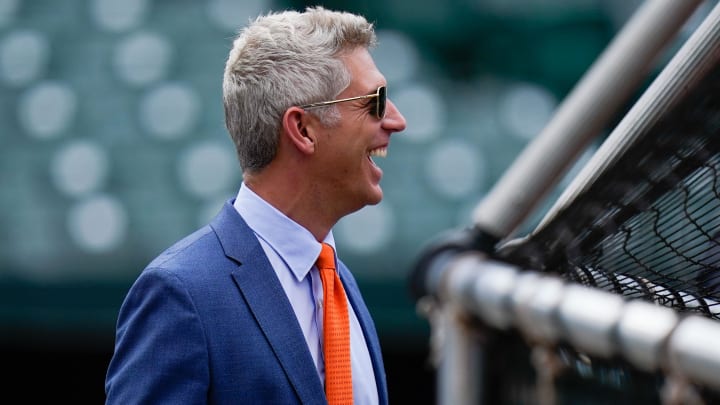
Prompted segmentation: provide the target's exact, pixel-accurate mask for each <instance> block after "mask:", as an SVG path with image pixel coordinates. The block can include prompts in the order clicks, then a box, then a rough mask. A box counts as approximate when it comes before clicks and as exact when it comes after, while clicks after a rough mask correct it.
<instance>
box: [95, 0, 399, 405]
mask: <svg viewBox="0 0 720 405" xmlns="http://www.w3.org/2000/svg"><path fill="white" fill-rule="evenodd" d="M375 42H376V37H375V33H374V28H373V25H372V24H370V23H368V22H367V21H366V20H365V19H364V18H363V17H360V16H356V15H352V14H349V13H340V12H333V11H329V10H325V9H323V8H320V7H316V8H308V9H307V10H306V11H305V12H303V13H298V12H291V11H288V12H282V13H272V14H268V15H266V16H262V17H259V18H258V19H256V20H255V21H254V22H252V23H251V24H250V25H249V26H248V27H246V28H245V29H244V30H243V31H242V32H241V33H240V34H239V36H238V37H237V38H236V40H235V41H234V44H233V48H232V50H231V51H230V54H229V57H228V60H227V64H226V67H225V74H224V80H223V99H224V105H225V118H226V126H227V128H228V132H229V133H230V136H231V138H232V140H233V142H234V144H235V146H236V149H237V154H238V157H239V161H240V164H241V167H242V170H243V184H242V185H241V186H240V190H239V192H238V194H237V197H236V198H235V199H232V200H229V201H228V202H227V203H226V204H225V206H224V207H223V208H222V210H221V211H220V213H219V214H218V215H217V217H216V218H215V219H214V220H213V221H212V222H211V223H210V224H209V225H207V226H205V227H203V228H202V229H200V230H198V231H196V232H195V233H193V234H192V235H189V236H188V237H186V238H184V239H183V240H181V241H180V242H178V243H176V244H175V245H174V246H172V247H170V248H169V249H168V250H166V251H165V252H163V253H162V254H160V256H158V257H157V258H156V259H154V260H153V261H152V262H151V263H150V264H149V265H148V266H147V268H146V269H145V270H144V271H143V272H142V273H141V274H140V276H139V277H138V279H137V280H136V281H135V283H134V284H133V286H132V287H131V288H130V291H129V292H128V294H127V297H126V298H125V301H124V302H123V304H122V307H121V309H120V313H119V316H118V322H117V334H116V343H115V352H114V354H113V358H112V360H111V361H110V364H109V367H108V373H107V379H106V387H105V388H106V394H107V403H108V404H122V405H128V404H140V403H142V404H203V403H208V404H265V403H272V404H295V403H303V404H322V403H326V401H327V400H328V399H330V400H331V401H330V402H334V399H333V398H334V395H335V394H332V395H331V394H330V392H331V390H332V387H334V386H337V384H335V381H336V380H339V379H340V378H339V377H337V378H336V377H335V375H336V374H335V373H338V372H337V371H336V370H337V369H338V368H337V367H336V366H335V365H334V363H333V362H334V360H332V361H331V360H330V357H332V358H333V359H334V358H335V357H337V356H336V355H334V354H328V352H326V351H325V350H326V349H327V348H328V347H329V346H330V343H327V342H329V341H330V340H332V339H330V338H326V337H324V332H326V331H330V330H331V328H330V327H328V328H324V326H325V325H330V324H332V325H334V323H332V322H334V321H328V319H329V318H326V315H324V312H323V311H324V308H323V307H324V306H326V307H328V308H330V307H331V305H330V302H331V297H335V293H332V295H331V293H328V292H327V291H323V288H324V287H325V286H326V284H325V278H322V279H321V275H320V274H319V273H320V270H319V269H318V266H316V265H315V262H316V260H317V259H318V257H319V256H320V252H321V251H322V252H324V253H323V257H326V259H324V260H325V261H326V262H327V254H329V263H330V267H336V268H337V272H335V271H334V270H333V271H332V272H331V274H333V275H334V274H338V273H339V276H340V279H341V284H342V288H337V289H335V291H336V292H337V291H342V290H344V294H345V295H340V296H341V297H346V298H343V299H340V300H338V302H339V305H345V306H346V308H347V310H346V311H345V312H344V314H345V318H346V319H348V320H349V332H347V330H346V329H345V331H344V332H342V333H337V335H341V336H344V339H345V342H347V341H349V347H350V349H349V354H348V356H347V359H349V360H347V359H346V361H345V367H347V369H348V370H349V371H347V372H346V374H351V380H349V379H348V380H344V381H346V382H347V384H351V386H350V387H347V384H346V385H345V387H347V388H342V389H341V391H343V390H344V391H343V392H344V393H346V394H348V395H349V401H352V400H353V399H354V403H355V404H376V403H379V404H386V403H387V402H388V398H387V388H386V382H385V371H384V368H383V362H382V357H381V351H380V346H379V342H378V337H377V333H376V331H375V327H374V325H373V322H372V319H371V317H370V314H369V312H368V310H367V308H366V306H365V303H364V302H363V299H362V297H361V295H360V291H359V289H358V286H357V284H356V282H355V280H354V278H353V276H352V274H351V273H350V272H349V270H348V269H347V268H346V267H345V265H344V264H343V263H342V262H341V261H339V260H337V259H336V257H335V253H334V252H335V243H334V240H333V234H332V227H333V226H334V225H335V224H336V223H337V221H338V220H339V219H340V218H342V217H343V216H345V215H347V214H350V213H352V212H354V211H357V210H359V209H360V208H362V207H364V206H366V205H369V204H377V203H378V202H380V200H381V199H382V196H383V193H382V189H381V187H380V184H379V183H380V179H381V177H382V171H381V170H380V168H378V167H377V166H376V165H375V163H374V162H373V160H372V157H373V156H383V157H384V156H385V155H386V153H387V147H388V145H389V141H390V135H391V134H392V133H394V132H399V131H402V130H403V129H404V128H405V119H404V118H403V116H402V115H401V114H400V112H399V111H398V110H397V108H396V107H395V105H394V104H393V103H392V102H391V101H390V100H388V99H387V96H386V87H385V86H386V83H385V79H384V77H383V75H382V74H381V73H380V72H379V71H378V69H377V67H376V66H375V64H374V62H373V59H372V57H371V56H370V53H369V49H371V48H372V47H373V46H374V45H375ZM321 242H322V243H324V244H326V245H327V246H329V247H330V248H328V247H323V245H322V244H321ZM327 252H329V253H327ZM319 267H324V265H322V266H319ZM323 274H325V273H323ZM324 303H326V304H327V305H324ZM332 307H333V308H335V306H334V304H333V305H332ZM340 312H342V311H340ZM332 319H335V318H332ZM347 336H349V339H348V338H347ZM341 340H342V339H341ZM333 344H334V343H333ZM346 345H347V343H346ZM342 350H347V349H342ZM340 357H342V356H340ZM330 363H333V364H330ZM341 368H342V367H341ZM350 371H351V372H350ZM330 374H332V375H333V377H332V378H331V377H330V376H329V375H330ZM326 391H327V396H326Z"/></svg>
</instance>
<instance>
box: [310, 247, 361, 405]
mask: <svg viewBox="0 0 720 405" xmlns="http://www.w3.org/2000/svg"><path fill="white" fill-rule="evenodd" d="M317 267H318V269H319V270H320V279H321V280H322V284H323V297H324V298H323V299H324V301H325V306H324V309H325V310H324V314H323V341H324V344H323V352H324V354H325V395H326V396H327V400H328V404H330V405H339V404H352V403H353V391H352V370H351V367H350V318H349V315H348V307H347V299H346V298H345V290H344V289H343V286H342V282H341V281H340V277H339V276H338V272H337V271H335V253H334V251H333V248H332V247H331V246H330V245H328V244H326V243H323V244H322V251H321V252H320V257H318V260H317Z"/></svg>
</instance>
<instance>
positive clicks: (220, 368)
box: [105, 201, 388, 405]
mask: <svg viewBox="0 0 720 405" xmlns="http://www.w3.org/2000/svg"><path fill="white" fill-rule="evenodd" d="M338 267H339V272H340V278H341V279H342V281H343V285H344V286H345V290H346V292H347V295H348V298H349V300H350V303H351V305H352V307H353V309H354V310H355V313H356V314H357V317H358V319H359V321H360V324H361V326H362V330H363V332H364V335H365V340H366V341H367V343H368V346H369V347H368V349H369V352H370V357H371V360H372V364H373V369H374V370H375V378H376V381H377V387H378V393H379V396H380V403H381V404H387V402H388V398H387V386H386V382H385V369H384V366H383V361H382V355H381V351H380V344H379V341H378V337H377V333H376V331H375V326H374V325H373V321H372V319H371V317H370V313H369V312H368V310H367V307H366V306H365V303H364V302H363V299H362V297H361V295H360V290H359V289H358V286H357V284H356V282H355V279H354V278H353V276H352V274H351V273H350V271H349V270H348V269H347V267H346V266H345V265H344V264H342V263H339V266H338ZM105 391H106V394H107V402H106V403H107V404H122V405H129V404H205V403H208V404H300V403H302V404H324V403H326V400H325V394H324V392H323V388H322V383H321V381H320V378H318V374H317V371H316V369H315V365H314V363H313V360H312V356H311V355H310V351H309V350H308V348H307V344H306V342H305V338H304V336H303V334H302V331H301V329H300V326H299V324H298V321H297V319H296V317H295V314H294V312H293V309H292V308H291V306H290V302H289V301H288V299H287V296H286V295H285V293H284V291H283V289H282V286H281V285H280V281H279V280H278V279H277V276H276V275H275V272H274V271H273V269H272V267H271V266H270V263H269V261H268V260H267V258H266V256H265V253H264V252H263V249H262V247H261V246H260V244H259V242H258V241H257V239H256V238H255V236H254V234H253V232H252V230H251V229H250V228H249V227H248V226H247V224H246V223H245V221H244V220H243V219H242V217H241V216H240V215H239V214H238V213H237V211H235V209H234V208H233V206H232V202H231V201H229V202H227V203H226V204H225V205H224V207H223V209H222V210H221V212H220V213H219V214H218V215H217V217H215V219H214V220H213V221H212V222H211V223H210V224H209V225H207V226H205V227H203V228H202V229H200V230H198V231H196V232H195V233H193V234H192V235H189V236H188V237H186V238H184V239H183V240H181V241H179V242H178V243H176V244H175V245H173V246H172V247H170V248H169V249H168V250H166V251H165V252H163V253H162V254H161V255H160V256H158V257H157V258H156V259H155V260H153V261H152V262H151V263H150V264H149V265H148V266H147V268H145V270H144V271H143V272H142V273H141V274H140V276H139V277H138V279H137V280H136V281H135V283H134V284H133V285H132V287H131V288H130V290H129V292H128V294H127V296H126V298H125V300H124V302H123V304H122V306H121V308H120V312H119V316H118V321H117V335H116V342H115V353H114V355H113V358H112V360H111V361H110V365H109V367H108V372H107V378H106V382H105Z"/></svg>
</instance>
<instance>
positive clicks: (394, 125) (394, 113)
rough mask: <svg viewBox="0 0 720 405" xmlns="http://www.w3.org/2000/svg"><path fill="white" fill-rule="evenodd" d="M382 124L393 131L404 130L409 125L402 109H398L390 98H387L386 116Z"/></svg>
mask: <svg viewBox="0 0 720 405" xmlns="http://www.w3.org/2000/svg"><path fill="white" fill-rule="evenodd" d="M382 126H383V128H385V129H387V130H390V131H392V132H401V131H404V130H405V127H406V126H407V122H406V121H405V117H403V115H402V114H401V113H400V110H398V109H397V107H396V106H395V104H394V103H393V102H392V101H390V100H389V99H388V100H387V106H386V111H385V118H383V120H382Z"/></svg>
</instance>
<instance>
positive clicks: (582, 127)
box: [473, 0, 702, 239]
mask: <svg viewBox="0 0 720 405" xmlns="http://www.w3.org/2000/svg"><path fill="white" fill-rule="evenodd" d="M701 2H702V1H701V0H682V1H678V0H650V1H646V2H645V3H644V4H643V5H641V6H640V8H638V10H637V11H636V12H635V14H634V15H633V16H632V18H631V19H630V20H629V21H628V23H627V24H625V26H624V27H623V28H622V30H621V31H620V32H619V33H618V35H617V36H616V37H615V38H614V39H613V41H612V42H611V43H610V45H609V46H608V48H607V49H606V50H605V51H604V52H603V54H602V55H600V57H599V59H598V60H597V61H596V62H595V63H594V64H593V66H592V67H591V68H590V69H589V70H588V72H587V73H586V74H585V76H584V77H583V78H582V79H581V80H580V82H578V84H577V85H576V87H575V88H574V89H573V90H572V92H571V93H570V94H569V95H568V97H567V98H566V99H565V100H564V101H563V103H562V104H561V105H560V106H559V107H558V110H557V112H556V113H555V115H554V116H553V118H552V119H551V120H550V122H549V123H548V124H547V126H546V127H545V128H544V129H543V131H542V132H541V133H540V134H539V135H538V136H537V137H536V138H535V139H534V140H533V141H532V142H531V143H530V144H529V145H528V146H527V147H526V148H525V150H523V152H522V153H521V154H520V155H519V156H518V158H517V159H516V160H515V161H514V163H513V165H512V166H511V167H510V168H509V169H508V170H507V171H506V172H505V174H504V175H503V176H502V177H501V178H500V180H499V181H498V183H496V184H495V186H494V187H493V189H492V190H491V191H490V193H489V194H488V195H487V196H486V197H485V198H484V199H483V200H482V201H481V202H480V203H479V204H478V206H477V207H476V208H475V211H474V213H473V221H474V223H475V224H476V225H477V226H478V227H479V228H480V229H483V230H484V231H485V232H488V233H490V234H492V235H494V236H495V237H497V238H498V239H502V238H504V237H507V236H509V235H510V234H511V233H512V232H513V231H514V230H515V229H516V228H517V227H518V226H519V225H520V223H521V222H522V221H523V220H524V219H525V218H526V217H528V216H529V215H530V214H531V212H532V209H533V208H534V207H535V206H536V205H537V203H538V202H539V200H540V199H541V198H542V197H544V196H545V195H546V194H547V193H548V192H549V191H550V190H551V189H552V186H553V185H554V184H555V183H556V182H557V181H558V180H559V179H560V177H561V174H562V173H563V172H564V171H565V170H566V169H567V168H568V167H569V166H570V165H571V163H573V162H574V160H575V159H576V157H577V156H578V155H579V154H580V152H581V151H582V150H584V149H585V148H586V147H587V145H588V144H589V142H590V141H592V139H593V138H594V137H596V136H597V135H598V134H599V133H600V132H601V131H602V130H603V128H604V126H605V125H607V124H608V122H609V120H610V119H611V118H612V117H613V115H614V114H615V113H616V112H617V110H618V108H619V107H620V106H621V105H622V103H624V102H625V101H626V100H627V99H628V97H629V95H630V94H631V92H632V91H633V90H634V89H635V88H636V86H637V85H638V83H639V82H640V81H641V79H642V78H643V77H644V76H645V75H646V74H647V71H648V70H649V66H650V65H651V63H652V62H653V61H654V59H655V58H656V57H657V55H658V54H659V53H660V51H661V50H662V49H663V48H664V47H665V45H666V44H667V43H668V42H669V41H670V40H671V39H672V37H673V36H674V35H675V34H676V33H677V32H678V31H679V29H680V28H681V27H682V25H683V24H684V22H685V21H686V20H687V19H688V17H689V16H690V15H691V14H692V12H693V11H694V10H695V9H696V8H697V6H698V5H699V4H700V3H701Z"/></svg>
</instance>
